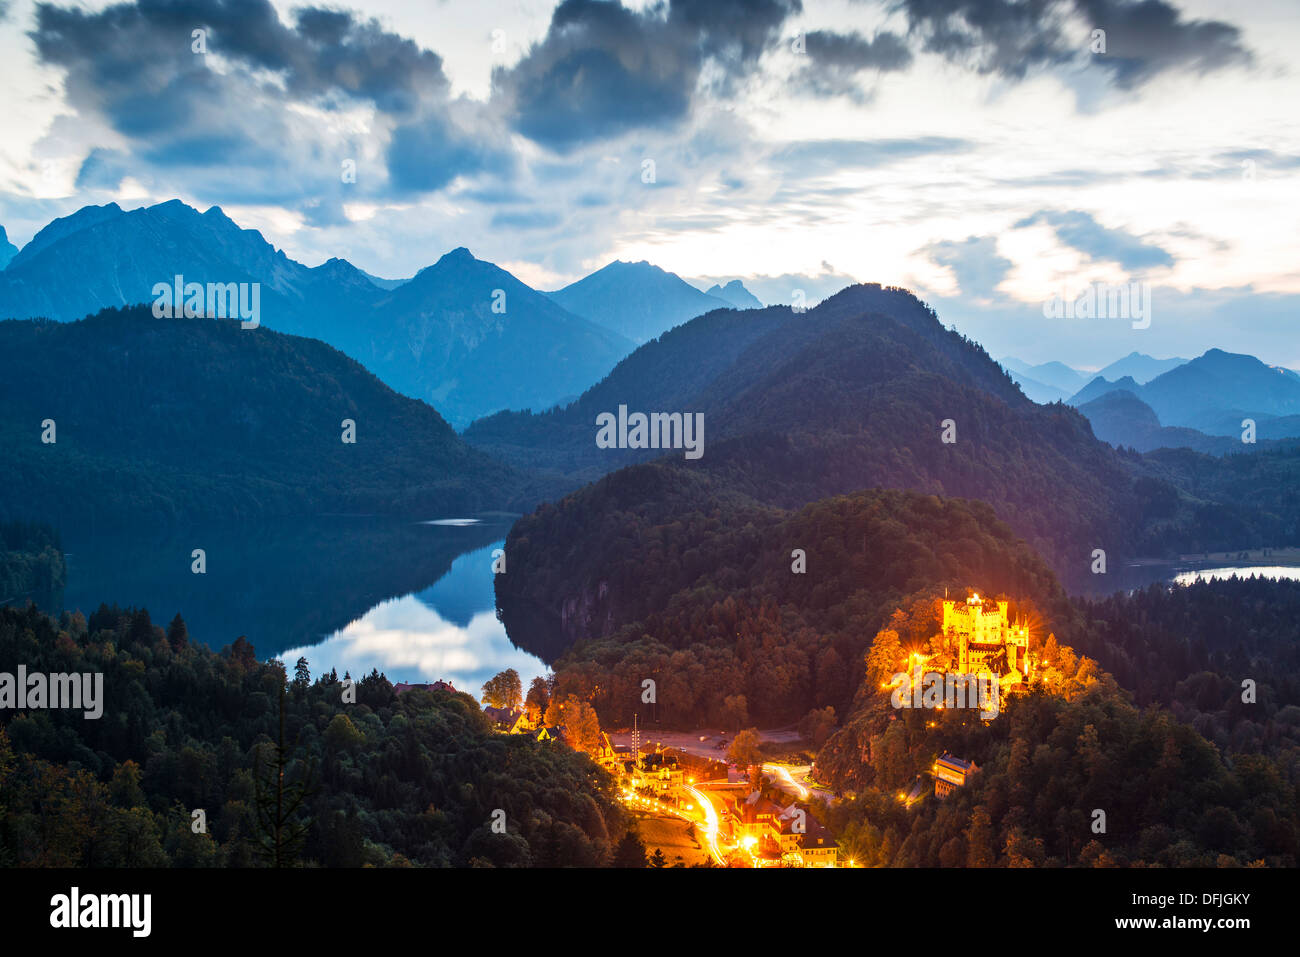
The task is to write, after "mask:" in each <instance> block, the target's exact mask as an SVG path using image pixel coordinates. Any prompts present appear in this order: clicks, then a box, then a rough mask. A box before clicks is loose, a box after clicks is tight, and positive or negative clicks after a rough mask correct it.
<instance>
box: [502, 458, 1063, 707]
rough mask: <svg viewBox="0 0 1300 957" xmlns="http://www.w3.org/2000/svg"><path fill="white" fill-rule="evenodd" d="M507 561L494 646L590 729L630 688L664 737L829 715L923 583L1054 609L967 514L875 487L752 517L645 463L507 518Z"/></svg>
mask: <svg viewBox="0 0 1300 957" xmlns="http://www.w3.org/2000/svg"><path fill="white" fill-rule="evenodd" d="M795 549H801V550H802V551H803V553H804V555H803V557H804V565H803V567H804V569H805V570H804V571H802V572H796V571H794V570H793V569H794V565H795V562H796V560H797V558H796V556H794V555H792V552H793V551H794V550H795ZM506 555H507V558H508V560H509V562H510V568H511V574H510V575H500V576H497V579H496V589H497V600H498V604H499V607H500V609H501V617H502V621H504V622H505V624H506V626H507V628H508V629H509V632H510V635H511V638H512V639H513V640H514V641H515V642H516V643H518V644H519V645H520V646H521V647H524V648H526V649H527V650H529V651H532V652H533V653H534V654H537V655H539V656H541V657H543V658H544V659H545V660H547V661H551V662H554V668H555V671H556V675H557V688H559V689H560V690H561V693H569V692H572V693H574V694H578V695H579V696H580V697H588V696H590V697H591V700H592V702H593V704H594V705H595V707H596V708H597V710H598V712H599V713H600V715H601V720H602V724H606V723H613V724H616V725H617V724H620V723H623V722H629V723H630V721H631V716H632V711H633V710H636V709H637V707H638V704H637V703H638V702H639V700H640V697H639V695H638V694H636V693H635V691H636V689H637V688H639V687H640V682H641V681H642V680H643V679H645V678H653V679H655V680H656V681H657V682H658V683H659V691H658V702H659V714H660V716H661V719H662V720H663V721H665V723H666V724H667V725H668V726H669V727H681V728H689V727H697V726H700V725H712V724H719V722H721V724H719V726H723V727H725V726H727V725H728V724H735V723H739V724H740V725H742V726H743V725H744V724H745V723H747V722H750V721H755V722H760V723H764V726H772V725H776V724H783V723H786V722H791V721H795V720H797V719H799V718H801V717H803V715H804V714H805V713H807V712H808V711H809V710H811V709H815V708H823V707H827V706H830V707H834V708H835V709H836V710H837V713H839V714H845V713H847V709H848V706H849V704H850V702H851V700H852V696H853V693H854V691H855V690H856V684H855V683H854V682H853V681H851V680H850V677H849V676H850V675H851V674H853V673H855V671H856V669H857V667H858V664H857V663H858V662H860V661H861V659H862V654H863V653H864V652H865V650H866V647H867V646H866V639H867V637H868V636H870V635H872V634H874V633H875V630H876V629H877V628H879V627H880V626H881V625H882V623H883V622H884V621H885V620H886V619H887V617H888V615H889V613H890V612H891V611H892V610H893V608H894V606H895V605H896V604H897V603H899V602H900V601H904V600H905V599H907V598H909V596H911V595H912V594H913V593H914V592H916V591H917V590H918V589H924V588H929V587H933V586H934V585H935V584H938V585H945V584H946V585H951V586H952V587H953V588H965V587H968V586H972V585H973V586H975V587H978V588H980V589H981V590H984V591H988V592H989V593H997V592H1000V591H1013V592H1015V593H1017V594H1022V595H1027V596H1028V595H1032V596H1035V597H1036V598H1037V599H1038V602H1039V605H1040V607H1042V608H1044V609H1053V608H1064V607H1065V605H1064V601H1065V596H1064V592H1063V591H1062V590H1061V588H1060V586H1059V585H1058V584H1057V582H1056V579H1055V578H1054V577H1053V576H1052V573H1051V571H1050V570H1049V569H1048V568H1047V567H1046V565H1045V564H1044V563H1043V562H1042V560H1041V559H1039V558H1038V556H1036V555H1034V554H1033V553H1032V552H1031V551H1030V550H1029V548H1028V547H1027V546H1026V545H1025V544H1024V543H1023V542H1021V541H1019V540H1018V539H1017V538H1016V536H1015V535H1014V534H1013V533H1012V532H1011V530H1010V529H1009V528H1007V526H1006V525H1005V524H1004V523H1002V522H1000V521H998V520H997V518H996V517H995V516H994V515H993V512H992V510H991V509H989V508H988V506H986V505H984V504H982V503H979V502H967V501H960V500H952V499H941V498H938V497H936V496H932V495H921V494H917V493H911V492H898V491H886V490H879V489H877V490H872V491H865V492H857V493H854V494H852V495H848V496H843V497H837V498H831V499H827V500H824V501H819V502H815V503H813V504H811V505H808V506H805V507H803V508H801V509H798V510H795V511H786V510H780V509H770V508H761V507H755V506H753V505H751V504H749V503H747V502H745V501H744V500H741V499H737V498H735V497H734V496H730V495H728V493H727V492H726V490H725V489H722V488H719V487H717V486H716V485H715V484H714V483H711V482H710V481H709V480H708V479H706V478H704V477H702V476H696V475H692V474H690V473H688V472H686V471H683V470H681V469H676V468H670V467H667V466H664V465H661V464H657V463H656V464H651V465H641V466H635V467H633V468H628V469H624V470H622V471H619V472H617V473H615V474H614V475H611V476H609V477H607V478H605V479H602V480H601V481H600V482H597V483H595V484H594V485H591V486H588V487H587V488H585V489H583V490H582V491H581V492H579V493H576V494H575V495H573V496H570V497H569V498H566V499H564V500H563V501H561V502H560V503H558V504H557V505H545V506H543V507H542V508H541V509H539V511H538V512H537V513H536V514H534V515H531V516H525V517H524V518H522V519H520V520H519V521H518V522H517V523H516V524H515V526H514V528H513V529H512V530H511V532H510V536H509V538H508V539H507V541H506ZM963 593H964V592H963ZM737 696H739V701H732V703H731V704H730V705H728V699H734V698H736V697H737ZM740 702H745V704H744V706H743V711H744V714H743V715H740V714H737V713H733V712H736V711H738V709H739V708H740ZM642 717H643V718H644V717H645V715H644V714H643V715H642Z"/></svg>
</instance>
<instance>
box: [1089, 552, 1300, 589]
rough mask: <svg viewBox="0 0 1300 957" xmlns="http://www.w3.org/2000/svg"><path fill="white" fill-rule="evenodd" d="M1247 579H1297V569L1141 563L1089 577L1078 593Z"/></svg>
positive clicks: (1299, 571)
mask: <svg viewBox="0 0 1300 957" xmlns="http://www.w3.org/2000/svg"><path fill="white" fill-rule="evenodd" d="M1233 575H1236V576H1237V577H1238V578H1249V577H1250V576H1252V575H1257V576H1259V577H1262V578H1289V579H1300V566H1295V565H1277V564H1267V563H1265V562H1260V563H1258V564H1253V563H1250V562H1242V563H1241V564H1237V565H1225V564H1224V562H1223V559H1222V558H1220V559H1218V560H1217V561H1216V560H1214V559H1211V560H1209V561H1193V562H1188V561H1179V562H1143V563H1135V564H1132V565H1124V566H1122V567H1120V568H1118V569H1111V571H1110V572H1109V573H1108V574H1105V575H1093V576H1090V580H1089V581H1087V582H1085V583H1084V584H1085V585H1087V586H1088V587H1087V588H1085V589H1083V590H1082V591H1081V592H1080V594H1082V595H1083V596H1084V597H1087V598H1101V597H1104V596H1106V595H1113V594H1115V593H1116V592H1121V591H1133V590H1134V589H1136V588H1145V587H1146V586H1147V585H1150V584H1153V583H1155V582H1171V583H1177V584H1179V585H1187V584H1190V583H1191V582H1193V581H1196V580H1198V579H1199V580H1209V579H1211V578H1213V579H1222V578H1230V577H1232V576H1233Z"/></svg>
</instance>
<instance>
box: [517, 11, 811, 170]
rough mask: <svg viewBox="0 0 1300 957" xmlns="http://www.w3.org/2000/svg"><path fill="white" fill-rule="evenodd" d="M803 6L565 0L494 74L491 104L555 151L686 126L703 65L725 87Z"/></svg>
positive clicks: (743, 72)
mask: <svg viewBox="0 0 1300 957" xmlns="http://www.w3.org/2000/svg"><path fill="white" fill-rule="evenodd" d="M800 9H801V7H800V2H799V0H669V2H667V3H659V4H656V5H654V6H652V7H649V8H647V9H646V10H644V11H633V10H629V9H627V8H625V7H623V6H622V5H621V4H619V3H616V2H606V0H564V2H562V3H561V4H560V5H559V6H558V7H556V9H555V12H554V13H553V14H552V16H551V23H550V27H549V28H548V29H547V32H546V36H545V37H543V38H542V40H541V42H539V43H537V44H534V45H533V46H532V47H531V48H530V49H529V51H528V53H527V54H526V55H525V56H524V58H523V59H522V60H520V61H519V63H517V64H515V65H514V66H512V67H508V68H507V67H497V68H496V69H494V70H493V72H492V95H493V100H494V101H495V102H496V103H497V104H498V105H500V107H501V108H502V110H503V111H504V112H505V114H506V116H507V117H508V118H509V121H510V123H511V125H512V126H513V127H514V128H515V129H516V130H518V131H519V132H520V133H522V134H523V135H525V136H527V137H528V138H529V139H532V140H534V141H536V142H538V143H541V144H543V145H545V146H549V147H551V148H553V149H557V150H568V149H572V148H574V147H576V146H578V145H581V144H583V143H586V142H589V141H592V140H599V139H603V138H607V137H611V136H617V135H618V134H620V133H624V132H627V131H630V130H635V129H645V128H666V127H669V126H672V125H674V124H676V123H677V122H679V121H680V120H682V119H684V118H685V117H686V116H687V115H688V114H689V112H690V108H691V104H692V99H693V97H694V94H695V92H696V89H697V86H698V85H699V81H700V77H701V74H702V71H703V70H704V67H705V65H706V64H710V63H711V64H713V65H714V66H716V68H717V70H716V72H715V73H714V74H713V76H714V78H715V79H714V82H715V84H716V85H717V86H718V87H719V88H720V89H722V90H726V89H729V88H730V85H731V83H732V82H734V81H735V80H737V79H740V78H742V77H744V76H745V75H747V74H748V73H750V72H751V71H752V70H753V69H754V67H755V66H756V65H757V63H758V60H759V57H760V56H761V55H762V53H763V51H764V50H766V49H768V48H769V47H770V46H771V45H772V44H773V43H774V42H775V41H776V40H777V39H778V37H779V35H780V30H781V26H782V24H783V23H784V22H785V21H786V19H787V18H788V17H789V16H790V15H791V14H792V13H796V12H798V11H799V10H800Z"/></svg>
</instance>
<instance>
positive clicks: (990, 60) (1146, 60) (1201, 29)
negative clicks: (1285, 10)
mask: <svg viewBox="0 0 1300 957" xmlns="http://www.w3.org/2000/svg"><path fill="white" fill-rule="evenodd" d="M896 9H899V10H901V11H902V12H903V13H904V14H905V15H906V17H907V21H908V25H909V28H910V31H911V32H912V33H913V34H914V35H916V36H918V37H919V38H920V39H921V43H922V46H923V48H924V49H925V50H927V51H928V52H932V53H939V54H942V55H943V56H945V57H947V58H949V59H951V60H954V61H956V62H960V63H963V64H966V65H968V66H972V67H973V68H975V69H977V70H979V71H980V72H981V73H995V74H998V75H1000V76H1003V77H1008V78H1012V79H1022V78H1024V77H1025V76H1026V75H1027V74H1028V73H1029V72H1030V71H1031V70H1035V69H1038V68H1041V67H1051V66H1059V65H1062V64H1065V63H1068V62H1070V61H1072V60H1075V59H1076V58H1079V57H1080V56H1081V55H1089V56H1091V61H1090V62H1091V65H1092V66H1093V67H1095V68H1097V69H1101V70H1106V71H1108V72H1109V73H1110V75H1111V77H1112V80H1113V82H1114V83H1115V85H1116V86H1118V87H1120V88H1121V89H1132V88H1135V87H1137V86H1140V85H1141V84H1142V83H1145V82H1146V81H1147V80H1149V79H1151V78H1152V77H1154V76H1155V75H1157V74H1159V73H1162V72H1164V71H1166V70H1177V69H1190V70H1195V71H1199V72H1207V71H1210V70H1216V69H1220V68H1223V67H1227V66H1237V65H1246V64H1249V63H1250V62H1251V61H1252V57H1251V53H1250V51H1249V50H1247V49H1246V48H1245V46H1244V45H1243V44H1242V39H1241V31H1240V30H1239V29H1238V28H1237V27H1235V26H1232V25H1231V24H1229V23H1225V22H1223V21H1220V20H1187V19H1184V18H1183V15H1182V13H1181V12H1180V11H1179V9H1178V8H1177V7H1175V6H1174V5H1172V4H1170V3H1166V2H1165V0H899V2H898V3H897V4H896ZM1094 29H1100V30H1105V31H1106V52H1105V53H1104V54H1096V55H1092V54H1089V53H1088V44H1089V39H1090V36H1091V31H1092V30H1094Z"/></svg>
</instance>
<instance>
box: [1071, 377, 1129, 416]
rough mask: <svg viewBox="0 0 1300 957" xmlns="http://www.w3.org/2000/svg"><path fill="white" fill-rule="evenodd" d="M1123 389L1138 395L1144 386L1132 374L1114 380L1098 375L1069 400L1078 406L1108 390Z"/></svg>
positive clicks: (1118, 390) (1117, 390) (1116, 390)
mask: <svg viewBox="0 0 1300 957" xmlns="http://www.w3.org/2000/svg"><path fill="white" fill-rule="evenodd" d="M1121 391H1123V392H1128V393H1130V394H1132V395H1134V396H1136V395H1137V394H1138V393H1139V392H1141V391H1142V386H1140V385H1139V384H1138V383H1137V381H1136V380H1135V379H1134V378H1133V377H1132V376H1124V377H1123V378H1122V379H1116V380H1114V381H1113V382H1112V381H1111V380H1109V379H1107V378H1105V377H1103V376H1097V377H1096V378H1094V379H1092V380H1091V381H1090V382H1089V383H1088V384H1087V385H1085V386H1084V387H1083V388H1082V389H1080V390H1079V391H1078V392H1076V393H1075V394H1074V395H1072V396H1070V398H1069V399H1068V400H1067V401H1068V402H1069V404H1070V405H1072V406H1074V407H1075V408H1078V407H1079V406H1081V405H1084V404H1086V403H1088V402H1091V401H1092V400H1093V399H1099V398H1101V397H1102V396H1103V395H1105V394H1106V393H1107V392H1121Z"/></svg>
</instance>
